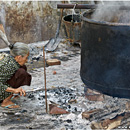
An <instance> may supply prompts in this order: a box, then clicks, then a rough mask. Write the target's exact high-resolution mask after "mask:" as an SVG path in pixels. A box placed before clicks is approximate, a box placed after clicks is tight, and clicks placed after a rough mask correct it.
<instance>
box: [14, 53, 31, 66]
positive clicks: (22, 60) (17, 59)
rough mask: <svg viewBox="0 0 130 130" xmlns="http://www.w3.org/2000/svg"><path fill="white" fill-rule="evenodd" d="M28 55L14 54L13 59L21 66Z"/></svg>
mask: <svg viewBox="0 0 130 130" xmlns="http://www.w3.org/2000/svg"><path fill="white" fill-rule="evenodd" d="M28 56H29V53H28V54H27V55H25V56H21V55H20V56H16V57H15V60H16V61H17V62H18V63H19V64H20V65H21V66H23V65H24V64H25V63H26V62H27V59H28Z"/></svg>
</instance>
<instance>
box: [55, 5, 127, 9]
mask: <svg viewBox="0 0 130 130" xmlns="http://www.w3.org/2000/svg"><path fill="white" fill-rule="evenodd" d="M74 6H75V9H96V8H97V7H98V6H99V4H97V5H96V4H95V5H93V4H57V8H58V9H61V8H64V9H73V8H74ZM101 7H104V8H107V7H112V8H115V7H119V10H130V6H129V5H128V6H124V5H123V6H122V5H101Z"/></svg>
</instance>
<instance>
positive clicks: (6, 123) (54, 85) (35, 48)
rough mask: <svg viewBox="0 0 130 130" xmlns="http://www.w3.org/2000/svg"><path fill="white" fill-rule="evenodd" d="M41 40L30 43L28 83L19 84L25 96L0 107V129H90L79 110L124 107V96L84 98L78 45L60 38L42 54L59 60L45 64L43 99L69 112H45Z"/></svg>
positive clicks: (120, 109) (47, 57)
mask: <svg viewBox="0 0 130 130" xmlns="http://www.w3.org/2000/svg"><path fill="white" fill-rule="evenodd" d="M45 44H46V42H39V43H33V44H30V51H31V52H30V58H29V62H28V63H27V66H28V71H29V72H30V73H31V75H32V83H31V86H23V88H24V89H25V90H26V91H27V95H26V96H25V97H20V98H19V99H17V100H13V102H15V103H16V104H18V105H20V106H21V107H20V108H19V109H15V110H12V109H5V108H0V124H1V126H0V130H10V129H13V130H15V129H45V130H47V129H57V130H73V129H83V130H91V127H90V125H91V122H92V121H90V120H86V119H83V118H82V112H84V111H85V110H88V111H89V110H93V109H96V108H101V109H108V108H113V107H115V106H116V107H119V110H118V113H119V112H121V111H122V110H123V109H125V108H124V107H125V104H126V102H127V101H128V99H119V98H113V97H110V96H106V95H105V100H104V101H89V100H87V99H86V98H85V96H84V87H86V86H85V85H84V84H83V82H82V81H81V78H80V50H81V48H80V46H78V45H76V46H74V45H71V44H70V43H68V42H61V43H60V44H59V46H58V48H57V49H56V51H55V52H51V53H50V52H46V54H45V55H46V60H47V59H54V58H56V59H59V60H60V61H61V65H54V66H48V65H46V83H47V84H46V86H47V101H48V104H49V103H54V104H57V106H58V107H60V108H62V109H64V110H66V111H68V112H70V113H69V114H64V115H50V114H48V113H46V103H45V90H44V88H45V86H44V68H43V65H44V64H43V45H45ZM54 71H55V72H56V73H55V74H54V73H53V72H54ZM108 106H109V107H108ZM116 114H117V112H114V113H113V114H112V115H111V116H113V117H114V116H115V115H116ZM108 116H109V115H108ZM111 118H112V117H111ZM93 120H98V119H96V118H95V119H93Z"/></svg>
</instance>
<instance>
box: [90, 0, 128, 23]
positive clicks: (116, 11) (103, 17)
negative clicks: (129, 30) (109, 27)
mask: <svg viewBox="0 0 130 130" xmlns="http://www.w3.org/2000/svg"><path fill="white" fill-rule="evenodd" d="M128 5H130V2H129V1H127V2H124V1H117V2H113V1H108V2H104V3H103V4H99V5H98V8H97V9H96V10H95V12H94V13H93V14H92V15H91V19H94V20H96V21H107V22H114V23H115V22H117V23H130V8H129V9H121V7H122V6H128ZM129 7H130V6H129Z"/></svg>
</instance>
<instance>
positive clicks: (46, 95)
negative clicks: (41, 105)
mask: <svg viewBox="0 0 130 130" xmlns="http://www.w3.org/2000/svg"><path fill="white" fill-rule="evenodd" d="M43 60H44V85H45V102H46V113H48V111H47V89H46V67H45V65H46V64H45V62H46V61H45V51H44V46H43Z"/></svg>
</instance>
